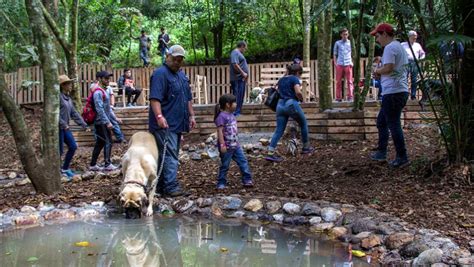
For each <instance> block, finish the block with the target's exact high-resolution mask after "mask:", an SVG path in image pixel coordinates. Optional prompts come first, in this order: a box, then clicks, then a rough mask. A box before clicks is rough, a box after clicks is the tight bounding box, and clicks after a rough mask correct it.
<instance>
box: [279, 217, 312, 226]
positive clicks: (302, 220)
mask: <svg viewBox="0 0 474 267" xmlns="http://www.w3.org/2000/svg"><path fill="white" fill-rule="evenodd" d="M283 223H285V224H292V225H304V224H306V223H308V219H307V218H306V217H305V216H293V217H286V218H284V219H283Z"/></svg>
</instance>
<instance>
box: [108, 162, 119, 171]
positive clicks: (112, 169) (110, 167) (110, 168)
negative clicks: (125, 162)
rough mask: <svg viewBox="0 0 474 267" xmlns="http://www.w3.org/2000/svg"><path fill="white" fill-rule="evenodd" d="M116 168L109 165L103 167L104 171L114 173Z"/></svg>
mask: <svg viewBox="0 0 474 267" xmlns="http://www.w3.org/2000/svg"><path fill="white" fill-rule="evenodd" d="M118 168H119V167H118V166H115V165H114V164H112V163H110V164H109V165H107V166H105V167H104V171H106V172H110V171H115V170H117V169H118Z"/></svg>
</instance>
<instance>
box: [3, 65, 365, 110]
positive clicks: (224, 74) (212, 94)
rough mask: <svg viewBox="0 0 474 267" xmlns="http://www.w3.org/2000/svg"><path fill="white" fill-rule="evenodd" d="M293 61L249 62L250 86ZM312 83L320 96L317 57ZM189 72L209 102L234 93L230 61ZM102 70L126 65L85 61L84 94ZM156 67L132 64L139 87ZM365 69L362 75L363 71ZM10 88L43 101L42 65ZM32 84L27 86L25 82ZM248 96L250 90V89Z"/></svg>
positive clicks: (16, 76) (21, 98)
mask: <svg viewBox="0 0 474 267" xmlns="http://www.w3.org/2000/svg"><path fill="white" fill-rule="evenodd" d="M289 63H290V62H271V63H257V64H249V72H250V73H249V79H248V86H247V90H251V89H252V88H253V87H255V86H257V84H258V82H259V81H260V70H261V69H262V68H282V67H285V66H286V65H287V64H289ZM365 63H366V59H362V60H361V66H365ZM309 67H310V70H311V71H310V84H309V87H308V88H309V90H310V91H311V92H312V93H313V94H314V95H315V96H316V98H319V93H318V81H317V77H318V76H317V74H318V64H317V60H311V61H310V66H309ZM182 69H183V71H184V72H185V73H186V75H187V76H188V78H189V80H190V81H191V83H193V82H194V81H195V80H196V79H195V78H196V75H202V76H206V78H207V79H206V80H207V88H208V92H209V93H208V94H209V95H208V97H207V98H208V102H209V103H207V104H213V103H217V101H218V99H219V97H220V96H221V95H222V94H226V93H231V90H230V77H229V65H215V66H185V67H183V68H182ZM100 70H108V71H110V72H112V73H113V75H114V80H117V79H118V78H119V77H120V75H122V73H123V69H112V68H111V67H108V66H106V65H99V64H82V65H80V68H79V78H78V84H79V88H80V90H81V96H82V98H86V97H87V95H88V92H89V86H90V84H91V83H92V82H93V81H94V79H95V74H96V73H97V72H98V71H100ZM153 70H154V69H153V68H133V69H131V71H132V76H133V78H134V79H135V84H136V85H137V87H138V88H150V76H151V75H152V73H153ZM363 71H364V70H363V69H362V71H361V72H362V75H363ZM331 73H332V74H331V75H332V77H333V79H332V81H333V89H332V92H331V94H332V95H333V96H334V95H335V82H334V73H335V72H334V68H333V69H332V72H331ZM5 79H6V83H7V86H8V91H9V92H10V94H11V95H12V96H13V98H14V99H15V101H16V103H17V104H32V103H41V102H42V101H43V90H42V85H43V75H42V71H41V69H40V67H38V66H35V67H29V68H20V69H18V71H17V72H14V73H8V74H5ZM28 84H29V85H30V86H26V85H28ZM246 95H247V97H248V95H249V94H248V92H247V94H246Z"/></svg>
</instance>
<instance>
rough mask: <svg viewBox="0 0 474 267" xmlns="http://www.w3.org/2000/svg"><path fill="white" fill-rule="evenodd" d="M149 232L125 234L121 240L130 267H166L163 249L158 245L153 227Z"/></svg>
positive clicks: (150, 227)
mask: <svg viewBox="0 0 474 267" xmlns="http://www.w3.org/2000/svg"><path fill="white" fill-rule="evenodd" d="M148 228H149V231H140V232H136V233H135V234H132V233H126V234H125V238H124V239H122V245H123V247H124V248H125V255H126V256H127V261H128V264H129V265H130V266H134V267H140V266H167V265H168V264H167V263H166V258H165V255H164V253H163V249H162V248H161V246H160V244H159V243H158V239H157V236H156V233H155V228H154V226H153V225H149V227H148Z"/></svg>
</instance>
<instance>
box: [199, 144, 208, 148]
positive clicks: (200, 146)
mask: <svg viewBox="0 0 474 267" xmlns="http://www.w3.org/2000/svg"><path fill="white" fill-rule="evenodd" d="M198 147H199V149H204V148H206V143H199V145H198Z"/></svg>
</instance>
